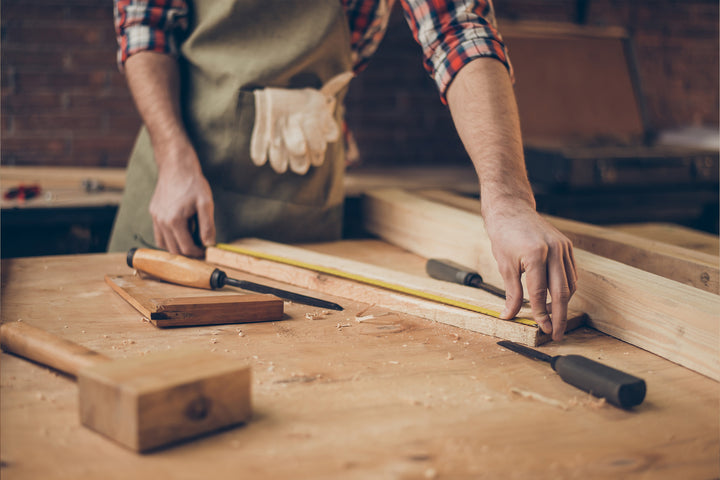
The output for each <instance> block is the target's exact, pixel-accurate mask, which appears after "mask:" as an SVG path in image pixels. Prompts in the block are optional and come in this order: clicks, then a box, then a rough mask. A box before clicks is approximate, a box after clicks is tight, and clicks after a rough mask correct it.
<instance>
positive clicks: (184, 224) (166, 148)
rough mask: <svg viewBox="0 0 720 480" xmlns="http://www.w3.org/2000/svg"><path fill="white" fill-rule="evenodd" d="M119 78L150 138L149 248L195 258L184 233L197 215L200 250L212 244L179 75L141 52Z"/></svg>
mask: <svg viewBox="0 0 720 480" xmlns="http://www.w3.org/2000/svg"><path fill="white" fill-rule="evenodd" d="M125 75H126V76H127V80H128V86H129V87H130V91H131V92H132V95H133V98H134V99H135V104H136V105H137V107H138V111H139V112H140V116H141V117H142V119H143V122H144V123H145V126H146V127H147V129H148V132H149V133H150V141H151V142H152V145H153V153H154V155H155V163H156V164H157V168H158V180H157V185H156V186H155V192H154V193H153V197H152V199H151V200H150V216H151V217H152V221H153V232H154V234H155V244H156V245H157V246H158V247H160V248H166V249H167V250H169V251H170V252H172V253H179V254H182V255H188V256H193V257H201V256H202V255H203V249H202V248H201V247H200V246H199V245H196V244H195V242H194V241H193V238H192V234H191V233H190V228H189V225H188V224H189V221H190V219H191V218H193V216H194V215H195V214H197V219H198V225H197V228H198V229H199V233H200V239H201V240H202V243H203V245H205V246H208V245H212V244H214V243H215V221H214V219H213V209H214V205H213V199H212V191H211V190H210V185H208V182H207V180H206V179H205V176H204V175H203V173H202V169H201V168H200V162H199V160H198V156H197V153H195V149H194V148H193V146H192V143H191V142H190V139H189V138H188V136H187V132H186V131H185V126H184V124H183V121H182V114H181V112H180V93H179V92H180V75H179V72H178V64H177V60H175V58H173V57H171V56H169V55H165V54H160V53H155V52H151V51H142V52H139V53H136V54H134V55H132V56H131V57H130V58H128V60H127V62H125Z"/></svg>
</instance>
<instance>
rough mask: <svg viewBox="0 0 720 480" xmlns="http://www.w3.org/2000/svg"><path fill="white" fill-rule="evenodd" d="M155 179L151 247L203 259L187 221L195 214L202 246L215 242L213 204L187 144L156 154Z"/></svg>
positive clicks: (207, 185) (151, 208) (151, 202)
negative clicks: (152, 240)
mask: <svg viewBox="0 0 720 480" xmlns="http://www.w3.org/2000/svg"><path fill="white" fill-rule="evenodd" d="M160 155H162V156H163V158H162V159H160V158H158V160H159V161H158V162H157V163H158V180H157V185H156V186H155V193H154V194H153V197H152V200H151V201H150V216H151V217H152V220H153V232H154V235H155V244H156V245H157V246H158V247H160V248H164V249H167V250H168V251H169V252H172V253H179V254H182V255H187V256H191V257H201V256H203V253H204V252H203V249H202V248H201V247H200V246H198V245H196V244H195V242H194V241H193V236H192V234H191V232H190V228H189V222H190V219H191V218H192V217H193V216H194V215H196V214H197V223H198V224H197V228H198V230H199V233H200V239H201V241H202V243H203V245H204V246H209V245H213V244H214V243H215V221H214V217H213V211H214V203H213V198H212V191H211V190H210V185H209V184H208V182H207V180H206V179H205V176H204V175H203V173H202V170H201V169H200V163H199V162H198V158H197V154H196V153H195V150H194V149H193V148H192V146H191V145H189V144H185V145H184V146H182V147H180V148H178V149H176V150H173V151H172V152H171V153H166V152H159V151H157V150H156V156H160Z"/></svg>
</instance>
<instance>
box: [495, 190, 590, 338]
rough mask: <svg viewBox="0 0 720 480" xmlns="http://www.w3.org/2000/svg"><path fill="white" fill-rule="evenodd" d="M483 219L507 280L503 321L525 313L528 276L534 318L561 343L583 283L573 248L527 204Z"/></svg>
mask: <svg viewBox="0 0 720 480" xmlns="http://www.w3.org/2000/svg"><path fill="white" fill-rule="evenodd" d="M484 217H485V225H486V228H487V231H488V235H489V236H490V240H491V242H492V246H493V247H492V249H493V255H494V256H495V260H496V261H497V263H498V267H499V268H500V273H501V275H502V277H503V280H504V281H505V293H506V295H507V299H506V301H505V309H504V310H503V312H502V313H501V318H503V319H511V318H513V317H514V316H515V315H517V313H518V312H519V311H520V307H521V306H522V301H523V286H522V283H521V282H520V278H521V275H522V274H523V273H525V275H526V283H527V289H528V296H529V299H530V305H531V307H532V315H533V319H534V320H535V321H536V322H537V324H538V326H539V327H540V328H541V329H542V331H543V332H545V333H552V338H553V340H560V339H562V338H563V334H564V333H565V327H566V325H567V310H568V303H569V301H570V298H571V297H572V295H573V293H575V290H576V286H577V278H578V277H577V271H576V269H575V259H574V257H573V247H572V243H571V242H570V240H569V239H568V238H567V237H565V236H564V235H563V234H562V233H560V232H559V231H558V230H557V229H556V228H555V227H553V226H552V225H550V224H549V223H548V222H547V221H546V220H544V219H543V218H542V217H541V216H540V215H539V214H538V213H537V212H536V211H535V209H534V208H532V207H531V206H530V205H528V204H526V203H524V202H517V204H513V205H505V206H503V208H501V209H498V210H496V211H495V212H494V213H487V212H485V215H484ZM548 293H549V294H550V298H551V299H552V302H551V303H548V301H547V299H548Z"/></svg>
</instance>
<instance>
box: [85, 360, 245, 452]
mask: <svg viewBox="0 0 720 480" xmlns="http://www.w3.org/2000/svg"><path fill="white" fill-rule="evenodd" d="M78 388H79V393H80V419H81V422H82V424H83V425H85V426H86V427H88V428H91V429H93V430H95V431H97V432H99V433H101V434H103V435H105V436H107V437H109V438H111V439H113V440H115V441H117V442H118V443H120V444H122V445H124V446H126V447H128V448H130V449H132V450H136V451H140V452H144V451H148V450H152V449H154V448H157V447H160V446H165V445H168V444H170V443H174V442H177V441H180V440H183V439H188V438H192V437H195V436H198V435H201V434H204V433H209V432H212V431H215V430H218V429H221V428H225V427H229V426H232V425H236V424H238V423H242V422H245V421H247V420H248V418H249V417H250V413H251V402H250V367H248V366H245V365H239V364H238V363H237V362H236V361H233V360H232V359H230V358H228V357H226V356H224V355H213V354H210V353H209V352H201V351H191V352H188V351H187V350H182V351H180V350H177V351H168V352H162V353H159V354H148V355H147V356H143V357H138V358H133V359H127V360H118V361H113V362H104V363H99V364H96V365H93V366H91V367H88V368H84V369H82V370H81V371H80V372H79V374H78Z"/></svg>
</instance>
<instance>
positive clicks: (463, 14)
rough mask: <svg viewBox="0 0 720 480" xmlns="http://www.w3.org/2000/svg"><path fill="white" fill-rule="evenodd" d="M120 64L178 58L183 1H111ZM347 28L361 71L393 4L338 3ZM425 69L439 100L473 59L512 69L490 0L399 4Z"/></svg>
mask: <svg viewBox="0 0 720 480" xmlns="http://www.w3.org/2000/svg"><path fill="white" fill-rule="evenodd" d="M114 2H115V29H116V32H117V39H118V45H119V49H118V62H119V64H120V65H121V66H122V65H123V64H124V63H125V61H126V60H127V58H128V57H129V56H131V55H133V54H135V53H137V52H140V51H144V50H150V51H154V52H161V53H167V54H170V55H177V54H178V46H177V42H176V39H177V38H183V37H184V32H185V31H186V30H187V23H188V22H187V15H188V8H187V2H186V1H185V0H143V1H140V0H114ZM340 2H341V3H342V5H343V8H344V9H345V13H346V15H347V18H348V24H349V26H350V39H351V47H352V54H353V62H354V70H355V72H356V73H357V72H359V71H361V70H362V69H363V68H364V66H365V65H366V64H367V62H368V60H369V59H370V57H371V56H372V54H373V53H375V50H377V47H378V45H379V44H380V41H381V40H382V38H383V36H384V35H385V31H386V30H387V25H388V19H389V18H390V12H391V11H392V7H393V4H394V3H395V0H340ZM400 3H401V4H402V7H403V10H404V13H405V19H406V20H407V22H408V25H410V29H411V30H412V33H413V37H415V40H416V41H417V42H418V43H419V44H420V46H421V47H422V51H423V57H424V64H425V69H426V70H427V71H428V73H429V74H430V76H431V77H432V78H433V79H434V80H435V83H436V84H437V86H438V90H439V91H440V95H441V98H442V100H443V102H444V101H445V91H446V90H447V87H448V85H450V82H452V80H453V78H454V77H455V75H456V74H457V72H459V71H460V69H461V68H462V67H463V66H465V65H466V64H467V63H468V62H470V61H471V60H473V59H475V58H478V57H492V58H496V59H497V60H499V61H501V62H503V63H504V64H505V66H506V67H507V68H508V70H510V71H511V70H512V68H511V66H510V62H509V59H508V56H507V52H506V50H505V45H504V44H503V41H502V38H501V37H500V34H499V33H498V31H497V29H496V27H495V16H494V13H493V6H492V1H491V0H484V1H483V0H400Z"/></svg>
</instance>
